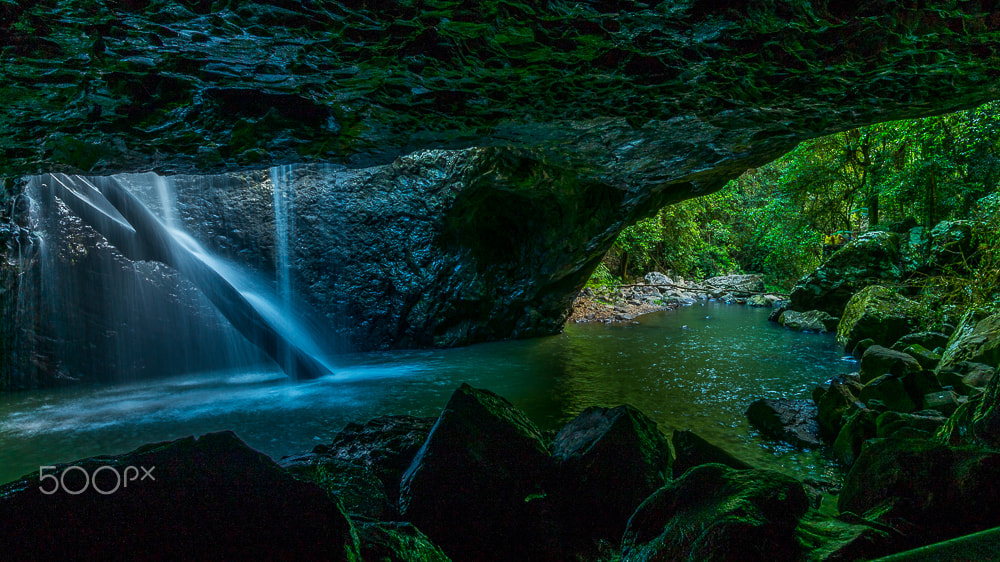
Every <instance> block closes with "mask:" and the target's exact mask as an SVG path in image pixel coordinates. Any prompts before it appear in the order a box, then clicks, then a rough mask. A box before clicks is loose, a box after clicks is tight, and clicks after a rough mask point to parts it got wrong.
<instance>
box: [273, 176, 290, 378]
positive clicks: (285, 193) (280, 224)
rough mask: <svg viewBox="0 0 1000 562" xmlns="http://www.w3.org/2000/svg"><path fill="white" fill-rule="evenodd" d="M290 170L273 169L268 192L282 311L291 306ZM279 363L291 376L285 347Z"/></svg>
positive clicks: (287, 352)
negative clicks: (271, 202) (270, 194)
mask: <svg viewBox="0 0 1000 562" xmlns="http://www.w3.org/2000/svg"><path fill="white" fill-rule="evenodd" d="M291 171H292V167H291V166H289V165H284V166H274V167H272V168H271V169H270V175H271V192H272V196H273V197H272V198H273V200H274V265H275V279H276V280H277V285H278V298H279V299H280V300H279V304H280V306H281V308H282V310H283V311H285V312H288V311H290V310H291V307H292V275H291V267H290V265H289V260H290V256H289V243H288V240H289V238H290V237H291V236H292V235H293V234H292V228H293V224H294V223H293V221H292V217H293V215H292V209H291V207H292V204H293V201H292V198H293V196H294V191H293V190H292V185H291V181H290V179H291V178H290V176H291ZM278 358H279V362H280V363H281V364H282V368H283V369H284V370H285V371H286V372H289V374H291V375H292V376H293V377H294V376H295V374H294V372H291V370H292V369H294V366H293V364H292V361H291V356H290V354H289V350H288V349H287V347H282V348H281V349H279V350H278Z"/></svg>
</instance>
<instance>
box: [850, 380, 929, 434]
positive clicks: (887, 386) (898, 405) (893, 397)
mask: <svg viewBox="0 0 1000 562" xmlns="http://www.w3.org/2000/svg"><path fill="white" fill-rule="evenodd" d="M858 399H859V400H861V401H862V402H864V403H865V404H867V405H869V406H872V405H873V404H874V402H873V401H875V400H877V401H878V403H879V404H882V405H883V406H884V407H886V408H888V409H890V410H892V411H894V412H914V411H916V410H918V409H920V408H919V403H918V402H916V401H914V399H913V398H912V397H910V394H909V393H908V392H906V386H905V385H904V383H903V377H901V376H897V375H890V374H887V375H881V376H879V377H876V378H874V379H872V380H871V381H869V382H868V384H866V385H865V386H864V388H862V389H861V392H859V393H858ZM873 434H874V432H873Z"/></svg>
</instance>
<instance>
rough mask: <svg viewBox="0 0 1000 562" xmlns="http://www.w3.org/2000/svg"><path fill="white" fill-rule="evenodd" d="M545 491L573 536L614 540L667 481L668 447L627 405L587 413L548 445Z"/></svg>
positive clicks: (649, 423)
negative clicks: (551, 463)
mask: <svg viewBox="0 0 1000 562" xmlns="http://www.w3.org/2000/svg"><path fill="white" fill-rule="evenodd" d="M552 456H553V457H554V459H555V461H556V463H557V466H556V476H555V481H554V482H553V483H552V484H551V485H550V486H549V492H550V494H551V495H552V496H553V498H554V499H555V500H556V501H557V502H559V503H560V505H561V506H562V509H563V510H564V513H565V514H566V515H564V516H563V519H564V521H567V522H568V525H567V527H568V528H569V529H571V530H572V533H573V534H579V536H580V537H582V538H585V539H611V540H615V541H617V540H618V539H620V538H621V534H622V531H624V530H625V524H626V523H627V522H628V518H629V516H630V515H632V512H633V511H635V508H636V507H638V506H639V504H640V503H642V501H643V500H644V499H646V498H647V497H649V495H650V494H652V493H653V492H655V491H656V490H658V489H659V488H660V487H661V486H663V485H664V484H665V483H666V482H667V481H668V480H670V477H671V464H672V462H673V458H672V456H671V451H670V443H669V442H668V441H667V438H666V436H665V435H663V433H661V432H660V430H659V429H657V427H656V422H654V421H653V420H651V419H649V418H648V417H646V415H645V414H643V413H642V412H640V411H639V410H636V409H635V408H633V407H631V406H618V407H617V408H599V407H591V408H587V409H586V410H584V411H583V412H581V413H580V415H578V416H577V417H576V418H574V419H573V421H571V422H569V423H568V424H567V425H566V426H565V427H563V428H562V430H560V431H559V434H558V435H556V438H555V441H553V443H552Z"/></svg>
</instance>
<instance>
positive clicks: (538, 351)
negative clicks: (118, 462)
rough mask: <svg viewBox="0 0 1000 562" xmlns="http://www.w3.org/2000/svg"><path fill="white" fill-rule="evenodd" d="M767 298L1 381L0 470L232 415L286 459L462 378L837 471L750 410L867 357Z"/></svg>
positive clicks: (553, 419) (816, 471)
mask: <svg viewBox="0 0 1000 562" xmlns="http://www.w3.org/2000/svg"><path fill="white" fill-rule="evenodd" d="M769 312H770V310H767V309H755V308H750V307H746V306H741V305H726V304H722V303H716V302H709V303H704V304H695V305H693V306H690V307H682V308H680V309H678V310H674V311H668V312H662V313H655V314H650V315H647V316H643V317H640V318H638V319H637V320H636V321H635V322H634V323H630V324H625V325H604V324H573V325H568V326H567V327H566V330H565V332H564V333H563V334H560V335H558V336H552V337H547V338H539V339H532V340H524V341H513V342H500V343H492V344H484V345H477V346H471V347H466V348H460V349H451V350H424V351H396V352H386V353H367V354H356V355H349V356H344V357H342V358H341V360H340V365H339V368H338V369H337V373H336V374H335V375H332V376H327V377H324V378H321V379H318V380H312V381H305V382H298V383H295V382H290V381H289V379H288V378H287V377H286V376H285V375H284V374H283V373H281V372H280V371H278V370H277V369H272V368H261V369H257V370H252V369H251V370H241V371H216V372H209V373H196V374H190V375H186V376H181V377H171V378H161V379H154V380H147V381H143V382H139V383H132V384H126V385H116V386H86V387H77V388H66V389H56V390H44V391H31V392H21V393H14V394H6V395H0V482H7V481H9V480H12V479H14V478H16V477H18V476H20V475H22V474H26V473H30V472H36V471H37V470H38V467H39V466H41V465H50V464H54V463H60V462H69V461H72V460H75V459H79V458H83V457H88V456H94V455H98V454H117V453H123V452H127V451H129V450H132V449H134V448H135V447H138V446H139V445H142V444H145V443H149V442H156V441H164V440H170V439H176V438H179V437H183V436H186V435H192V434H194V435H199V434H203V433H206V432H210V431H219V430H224V429H231V430H234V431H235V432H236V433H237V435H239V436H240V437H241V438H242V439H243V440H244V441H246V442H247V443H248V444H249V445H250V446H251V447H254V448H256V449H258V450H260V451H263V452H265V453H267V454H268V455H271V456H272V457H274V458H276V459H277V458H280V457H281V456H284V455H288V454H293V453H300V452H306V451H309V450H311V449H312V448H313V446H314V445H316V444H318V443H326V442H329V441H331V440H332V438H333V436H334V435H335V434H336V432H337V431H338V430H340V429H341V428H342V427H343V426H344V425H345V424H346V423H348V422H364V421H367V420H369V419H371V418H373V417H376V416H379V415H383V414H411V415H418V416H436V415H437V414H438V413H439V412H440V409H441V408H442V407H443V406H444V405H445V403H446V402H447V401H448V397H449V396H450V395H451V393H452V391H453V390H454V389H455V388H457V387H458V386H459V385H460V384H461V383H463V382H467V383H469V384H471V385H472V386H475V387H478V388H487V389H489V390H492V391H494V392H496V393H498V394H500V395H501V396H504V397H505V398H507V399H508V400H510V401H511V402H512V403H514V405H516V406H518V407H520V408H522V409H523V410H524V411H525V412H526V413H527V414H528V416H529V417H530V418H531V419H532V420H534V421H535V423H537V424H538V425H539V426H540V427H541V428H542V429H558V428H559V427H560V426H561V425H562V424H564V423H565V422H567V421H569V420H570V419H572V418H573V416H575V415H576V414H577V413H579V412H580V411H581V410H583V409H584V408H586V407H588V406H592V405H602V406H615V405H618V404H623V403H628V404H632V405H633V406H636V407H637V408H639V409H640V410H642V411H643V412H645V413H646V414H647V415H649V416H650V417H652V418H653V419H654V420H656V421H657V422H658V423H659V425H660V428H661V429H663V430H665V431H668V430H670V429H691V430H693V431H695V432H696V433H698V434H700V435H702V436H703V437H705V438H706V439H708V440H710V441H712V442H714V443H716V444H718V445H721V446H723V447H725V448H726V449H728V450H729V451H731V452H732V453H734V454H735V455H737V456H738V457H741V458H743V459H744V460H746V461H748V462H750V463H751V464H754V465H757V466H760V467H763V468H772V469H776V470H780V471H783V472H786V473H788V474H791V475H793V476H796V477H799V478H815V479H822V480H832V479H836V478H838V475H839V469H838V468H837V467H836V465H835V463H834V462H832V461H831V460H830V459H827V458H825V457H824V456H823V455H822V454H821V453H819V452H798V451H795V450H792V449H791V448H790V447H787V446H783V445H781V444H780V443H775V442H771V441H767V440H764V439H762V438H761V437H760V436H758V435H757V433H756V431H754V430H753V429H752V428H751V427H750V426H749V424H748V423H747V421H746V418H745V416H744V415H743V412H744V410H745V409H746V407H747V405H748V404H749V403H750V402H752V401H753V400H754V399H756V398H782V397H785V398H808V397H809V394H810V392H811V390H812V388H813V387H814V386H816V385H818V384H820V383H822V382H823V381H825V380H826V379H828V378H830V377H831V376H833V375H836V374H839V373H843V372H848V371H851V370H854V369H855V368H856V366H855V365H854V364H853V363H852V362H848V361H847V360H846V359H844V358H843V353H842V351H841V349H840V348H839V347H838V346H837V344H836V342H835V341H834V339H833V337H832V336H830V335H819V334H804V333H798V332H792V331H789V330H785V329H783V328H781V327H779V326H778V325H776V324H774V323H771V322H767V315H768V313H769Z"/></svg>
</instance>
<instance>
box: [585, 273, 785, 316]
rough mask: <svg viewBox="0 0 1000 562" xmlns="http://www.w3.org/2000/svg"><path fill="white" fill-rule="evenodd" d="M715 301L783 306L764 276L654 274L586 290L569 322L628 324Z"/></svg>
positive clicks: (779, 297)
mask: <svg viewBox="0 0 1000 562" xmlns="http://www.w3.org/2000/svg"><path fill="white" fill-rule="evenodd" d="M711 299H718V300H721V301H723V302H735V303H740V304H749V305H751V306H774V305H775V304H780V302H781V296H779V295H776V294H771V293H766V292H765V291H764V281H763V278H762V277H761V276H760V275H726V276H721V277H713V278H711V279H706V280H704V281H688V280H685V279H684V278H676V279H673V278H670V277H668V276H666V275H664V274H663V273H660V272H657V271H654V272H651V273H648V274H646V276H645V277H644V278H643V281H642V282H638V283H634V284H630V285H622V286H619V287H596V288H589V287H588V288H586V289H584V290H583V291H581V292H580V294H579V295H577V296H576V298H575V299H574V300H573V311H572V313H571V314H570V317H569V321H570V322H605V323H612V322H628V321H631V320H634V319H635V318H636V317H638V316H641V315H643V314H649V313H651V312H660V311H663V310H672V309H674V308H677V307H678V306H686V305H690V304H694V303H696V302H698V301H707V300H711Z"/></svg>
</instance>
